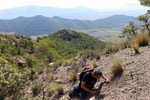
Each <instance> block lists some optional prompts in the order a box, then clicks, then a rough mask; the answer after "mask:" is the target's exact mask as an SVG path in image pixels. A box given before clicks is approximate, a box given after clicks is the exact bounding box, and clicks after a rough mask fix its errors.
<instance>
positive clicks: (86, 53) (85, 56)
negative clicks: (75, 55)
mask: <svg viewBox="0 0 150 100" xmlns="http://www.w3.org/2000/svg"><path fill="white" fill-rule="evenodd" d="M79 57H81V58H82V59H88V58H94V57H95V53H94V52H93V50H85V51H82V52H80V53H79Z"/></svg>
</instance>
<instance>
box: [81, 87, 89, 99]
mask: <svg viewBox="0 0 150 100" xmlns="http://www.w3.org/2000/svg"><path fill="white" fill-rule="evenodd" d="M79 95H80V97H81V99H85V98H88V97H90V96H91V94H90V93H89V92H86V91H85V90H83V89H82V90H81V92H80V93H79Z"/></svg>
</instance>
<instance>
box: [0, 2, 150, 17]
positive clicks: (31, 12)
mask: <svg viewBox="0 0 150 100" xmlns="http://www.w3.org/2000/svg"><path fill="white" fill-rule="evenodd" d="M146 9H147V8H144V7H142V6H140V4H126V5H122V6H120V7H116V8H111V9H94V8H87V7H83V6H79V7H75V8H56V7H51V6H33V5H31V6H21V7H16V8H9V9H4V10H0V19H13V18H17V17H19V16H24V17H33V16H36V15H42V16H47V17H54V16H60V17H62V18H68V19H82V20H85V19H86V20H87V19H88V20H89V19H90V20H93V19H100V18H106V17H110V16H112V15H120V14H121V15H127V16H134V17H135V16H139V15H140V14H144V13H145V12H146Z"/></svg>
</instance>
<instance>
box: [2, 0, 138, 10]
mask: <svg viewBox="0 0 150 100" xmlns="http://www.w3.org/2000/svg"><path fill="white" fill-rule="evenodd" d="M138 2H139V1H138V0H0V9H7V8H12V7H18V6H26V5H39V6H53V7H60V8H72V7H76V6H86V7H89V8H99V9H101V8H112V7H116V6H120V5H123V4H126V3H138Z"/></svg>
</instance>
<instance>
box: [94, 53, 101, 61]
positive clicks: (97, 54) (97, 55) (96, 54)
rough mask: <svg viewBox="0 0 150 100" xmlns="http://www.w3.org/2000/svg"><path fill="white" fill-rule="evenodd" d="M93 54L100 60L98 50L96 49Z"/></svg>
mask: <svg viewBox="0 0 150 100" xmlns="http://www.w3.org/2000/svg"><path fill="white" fill-rule="evenodd" d="M95 56H96V59H97V60H100V52H99V51H96V52H95Z"/></svg>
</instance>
